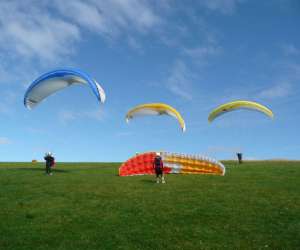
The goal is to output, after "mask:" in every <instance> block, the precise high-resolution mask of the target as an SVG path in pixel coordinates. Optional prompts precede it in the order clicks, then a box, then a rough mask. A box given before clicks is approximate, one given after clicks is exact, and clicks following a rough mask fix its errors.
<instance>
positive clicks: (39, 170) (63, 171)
mask: <svg viewBox="0 0 300 250" xmlns="http://www.w3.org/2000/svg"><path fill="white" fill-rule="evenodd" d="M9 169H10V170H22V171H37V172H45V168H9ZM52 172H54V173H55V172H59V173H69V172H71V171H70V170H64V169H52Z"/></svg>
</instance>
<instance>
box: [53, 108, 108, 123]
mask: <svg viewBox="0 0 300 250" xmlns="http://www.w3.org/2000/svg"><path fill="white" fill-rule="evenodd" d="M58 116H59V120H60V121H61V122H62V123H63V124H65V125H66V124H68V123H70V122H73V121H74V120H80V119H92V120H97V121H102V120H103V119H104V117H105V113H104V111H103V109H98V110H94V111H70V110H63V111H60V113H59V114H58Z"/></svg>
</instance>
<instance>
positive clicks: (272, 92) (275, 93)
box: [258, 82, 292, 99]
mask: <svg viewBox="0 0 300 250" xmlns="http://www.w3.org/2000/svg"><path fill="white" fill-rule="evenodd" d="M291 93H292V86H291V84H290V83H288V82H286V83H281V84H276V85H273V86H272V87H270V88H268V89H264V90H262V91H261V92H260V93H259V94H258V97H261V98H266V99H274V98H280V97H287V96H289V95H290V94H291Z"/></svg>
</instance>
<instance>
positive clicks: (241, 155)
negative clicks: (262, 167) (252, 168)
mask: <svg viewBox="0 0 300 250" xmlns="http://www.w3.org/2000/svg"><path fill="white" fill-rule="evenodd" d="M236 155H237V158H238V160H239V164H242V163H243V154H242V153H236Z"/></svg>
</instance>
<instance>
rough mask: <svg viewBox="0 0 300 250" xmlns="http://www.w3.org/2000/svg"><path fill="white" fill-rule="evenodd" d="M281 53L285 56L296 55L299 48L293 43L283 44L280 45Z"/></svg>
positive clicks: (299, 52)
mask: <svg viewBox="0 0 300 250" xmlns="http://www.w3.org/2000/svg"><path fill="white" fill-rule="evenodd" d="M282 50H283V53H284V54H285V55H286V56H297V55H300V49H299V48H297V47H296V46H295V45H294V44H285V45H283V46H282Z"/></svg>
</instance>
